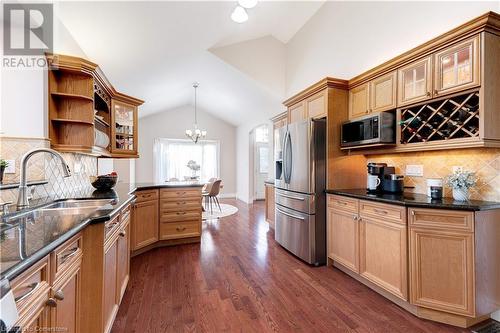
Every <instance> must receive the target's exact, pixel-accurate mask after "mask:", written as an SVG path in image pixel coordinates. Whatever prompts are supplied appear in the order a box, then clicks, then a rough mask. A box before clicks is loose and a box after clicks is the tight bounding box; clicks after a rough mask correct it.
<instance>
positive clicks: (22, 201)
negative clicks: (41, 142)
mask: <svg viewBox="0 0 500 333" xmlns="http://www.w3.org/2000/svg"><path fill="white" fill-rule="evenodd" d="M37 153H49V154H52V155H54V156H55V157H57V158H58V159H59V160H60V161H61V166H62V169H63V173H64V177H69V176H71V171H70V169H69V166H68V164H66V161H65V160H64V157H62V155H61V154H59V153H58V152H57V151H55V150H53V149H49V148H37V149H33V150H31V151H29V152H27V153H26V154H24V156H23V158H22V159H21V179H20V182H19V196H18V197H17V208H25V207H28V206H29V200H28V194H27V191H28V185H27V181H28V180H27V178H26V169H27V168H28V160H29V159H30V157H31V156H33V155H35V154H37Z"/></svg>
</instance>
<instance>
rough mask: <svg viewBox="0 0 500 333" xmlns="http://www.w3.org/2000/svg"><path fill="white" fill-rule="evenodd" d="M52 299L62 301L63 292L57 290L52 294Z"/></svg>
mask: <svg viewBox="0 0 500 333" xmlns="http://www.w3.org/2000/svg"><path fill="white" fill-rule="evenodd" d="M54 298H55V299H56V300H58V301H62V300H63V299H64V292H63V291H62V290H57V291H56V292H54Z"/></svg>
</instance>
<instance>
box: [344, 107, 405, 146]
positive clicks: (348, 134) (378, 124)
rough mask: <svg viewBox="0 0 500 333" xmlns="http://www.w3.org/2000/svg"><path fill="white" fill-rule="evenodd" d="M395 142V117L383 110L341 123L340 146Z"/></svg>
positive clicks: (392, 113)
mask: <svg viewBox="0 0 500 333" xmlns="http://www.w3.org/2000/svg"><path fill="white" fill-rule="evenodd" d="M394 143H396V117H395V114H394V112H391V111H384V112H379V113H378V114H376V115H373V114H372V115H369V116H366V117H363V118H359V119H354V120H350V121H348V122H345V123H343V124H342V130H341V146H342V147H355V146H364V145H372V144H394Z"/></svg>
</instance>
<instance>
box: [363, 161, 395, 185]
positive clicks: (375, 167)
mask: <svg viewBox="0 0 500 333" xmlns="http://www.w3.org/2000/svg"><path fill="white" fill-rule="evenodd" d="M367 168H368V175H372V176H377V178H378V179H379V181H378V182H377V183H378V185H377V186H376V188H375V189H370V186H367V190H368V192H383V191H384V180H385V179H386V176H388V177H390V175H392V174H394V173H395V172H396V170H395V168H394V167H391V166H387V163H368V165H367Z"/></svg>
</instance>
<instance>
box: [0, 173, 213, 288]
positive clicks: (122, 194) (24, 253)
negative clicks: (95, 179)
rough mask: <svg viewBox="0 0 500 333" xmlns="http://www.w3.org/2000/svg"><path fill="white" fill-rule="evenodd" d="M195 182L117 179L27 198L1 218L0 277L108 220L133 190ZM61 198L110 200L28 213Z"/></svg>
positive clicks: (15, 273) (13, 274)
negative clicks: (74, 209)
mask: <svg viewBox="0 0 500 333" xmlns="http://www.w3.org/2000/svg"><path fill="white" fill-rule="evenodd" d="M203 185H204V184H202V183H199V182H169V183H161V184H159V183H132V184H129V183H118V184H117V185H116V186H115V187H114V188H113V189H112V190H110V191H106V192H101V191H96V190H95V189H94V188H92V187H88V188H85V189H83V190H80V191H78V192H76V193H74V194H73V195H72V197H67V198H50V197H49V198H43V199H38V200H32V201H30V209H25V210H21V211H17V212H12V213H10V214H9V215H6V216H5V217H3V218H2V222H4V221H7V222H8V225H6V224H3V225H2V226H1V227H0V279H8V280H12V279H14V278H15V277H16V276H18V275H19V274H21V273H22V272H24V271H25V270H26V269H28V268H29V267H31V266H32V265H33V264H34V263H36V262H37V261H38V260H40V259H42V258H43V257H45V256H46V255H47V254H49V253H50V252H52V251H53V250H55V249H56V248H57V247H58V246H59V245H61V244H63V243H64V242H65V241H67V240H68V239H70V238H71V237H73V236H74V235H76V234H77V233H78V232H80V231H81V230H83V229H84V228H85V227H86V226H87V225H89V224H92V223H102V222H105V221H108V220H110V219H111V218H112V217H113V216H114V215H116V214H117V213H118V212H119V211H120V210H121V209H122V208H124V207H125V206H126V205H127V204H128V203H130V202H131V201H132V200H133V199H134V198H135V195H134V194H133V193H134V192H135V191H137V190H146V189H154V188H178V187H202V186H203ZM64 199H110V200H111V201H110V203H109V204H107V205H105V206H103V207H100V208H99V209H96V210H95V211H91V212H90V213H88V212H87V213H86V214H80V215H65V214H63V212H61V211H53V212H51V213H50V214H49V215H43V216H36V215H33V214H30V212H31V211H32V210H33V209H36V208H42V207H44V206H47V205H49V204H51V203H53V202H55V201H60V200H64Z"/></svg>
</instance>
